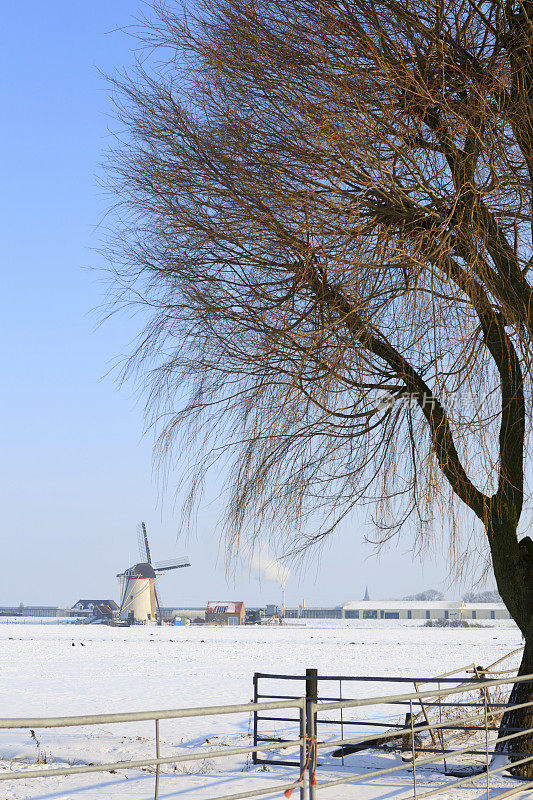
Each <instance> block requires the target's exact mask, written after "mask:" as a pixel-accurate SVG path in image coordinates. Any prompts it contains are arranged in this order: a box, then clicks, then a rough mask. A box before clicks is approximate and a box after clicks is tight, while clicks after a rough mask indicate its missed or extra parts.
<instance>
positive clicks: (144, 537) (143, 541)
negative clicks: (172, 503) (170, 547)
mask: <svg viewBox="0 0 533 800" xmlns="http://www.w3.org/2000/svg"><path fill="white" fill-rule="evenodd" d="M137 542H138V543H139V555H140V557H141V561H144V562H145V563H146V564H151V563H152V556H151V554H150V545H149V544H148V533H147V531H146V525H145V523H144V522H139V524H138V525H137Z"/></svg>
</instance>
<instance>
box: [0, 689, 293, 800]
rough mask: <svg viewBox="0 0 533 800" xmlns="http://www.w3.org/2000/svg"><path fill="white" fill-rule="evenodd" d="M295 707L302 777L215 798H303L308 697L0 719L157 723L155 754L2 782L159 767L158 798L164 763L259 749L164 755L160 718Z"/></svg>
mask: <svg viewBox="0 0 533 800" xmlns="http://www.w3.org/2000/svg"><path fill="white" fill-rule="evenodd" d="M287 708H291V709H292V708H295V709H298V711H299V719H300V732H299V736H298V737H297V738H296V739H295V740H294V741H292V742H289V743H287V745H286V746H290V745H293V746H297V747H299V748H300V762H299V765H298V767H299V777H298V779H297V780H296V781H291V782H288V783H277V784H276V785H272V786H266V787H262V788H261V789H253V790H251V791H247V792H239V793H236V794H235V793H234V794H226V795H223V796H218V797H217V798H213V800H239V798H247V797H266V796H267V795H273V794H280V793H281V794H283V792H285V791H290V790H294V789H296V788H299V789H300V797H301V798H302V800H305V798H307V792H306V787H305V767H306V757H307V752H308V748H307V744H306V743H307V735H306V730H307V720H306V701H305V698H303V697H302V698H298V699H295V700H285V701H283V702H271V703H258V704H250V703H243V704H241V705H222V706H205V707H199V708H180V709H173V710H168V711H138V712H133V713H123V714H93V715H89V716H77V717H36V718H34V719H27V718H16V719H0V730H1V729H4V730H5V729H10V730H15V729H27V730H36V729H41V728H67V727H83V726H85V725H104V724H105V725H108V724H115V723H123V722H145V721H154V723H155V757H153V758H145V759H137V760H132V761H116V762H113V763H108V764H90V765H83V766H75V767H60V768H47V769H27V770H26V769H25V770H21V771H20V772H16V773H14V772H6V773H0V781H10V780H21V779H28V778H51V777H58V776H70V775H80V774H83V773H87V772H110V771H111V770H115V771H117V770H123V769H139V768H141V767H154V766H155V767H156V773H155V787H154V800H158V798H159V782H160V770H161V766H162V765H163V764H177V763H180V762H183V761H198V760H204V759H207V758H224V757H227V756H231V755H246V754H250V753H253V752H254V750H255V749H256V748H254V747H253V746H249V747H224V749H223V750H210V751H207V752H206V751H205V750H202V751H200V752H193V753H187V754H185V755H173V756H169V757H164V758H161V754H160V737H159V724H160V721H161V720H169V719H184V718H188V717H208V716H218V715H222V714H241V713H248V714H249V713H250V712H251V711H274V710H277V709H287ZM277 748H279V744H270V745H268V744H266V745H262V746H261V749H262V750H273V749H277Z"/></svg>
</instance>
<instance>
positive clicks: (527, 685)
mask: <svg viewBox="0 0 533 800" xmlns="http://www.w3.org/2000/svg"><path fill="white" fill-rule="evenodd" d="M518 675H519V676H520V675H533V631H532V632H531V633H530V635H529V637H526V645H525V649H524V655H523V658H522V663H521V664H520V669H519V670H518ZM528 702H533V680H532V681H531V682H529V681H527V682H524V683H515V685H514V686H513V688H512V690H511V694H510V697H509V705H510V706H513V705H518V704H520V703H528ZM489 724H490V723H489ZM521 729H526V731H528V732H526V733H525V734H524V735H523V736H518V737H516V738H515V739H510V740H508V741H505V742H501V743H498V744H497V746H496V753H497V754H505V755H506V757H507V759H508V761H509V762H514V761H519V760H521V759H523V758H527V757H528V756H529V757H531V761H529V762H527V763H525V764H520V765H519V766H517V767H514V768H510V770H509V771H510V772H511V773H512V775H514V776H515V777H520V778H529V779H533V706H528V707H527V708H519V709H516V710H515V711H506V712H505V714H504V715H503V718H502V721H501V725H500V730H499V732H498V736H507V735H509V734H512V733H518V731H519V730H521Z"/></svg>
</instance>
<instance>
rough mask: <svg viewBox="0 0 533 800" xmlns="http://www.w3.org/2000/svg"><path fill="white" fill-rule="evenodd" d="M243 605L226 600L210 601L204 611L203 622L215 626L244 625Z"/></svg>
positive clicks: (244, 612) (239, 602) (244, 610)
mask: <svg viewBox="0 0 533 800" xmlns="http://www.w3.org/2000/svg"><path fill="white" fill-rule="evenodd" d="M245 616H246V609H245V608H244V603H243V602H241V601H240V600H239V601H237V602H234V601H231V602H229V601H227V600H210V601H209V603H208V604H207V608H206V610H205V621H206V622H207V623H211V624H215V625H244V618H245Z"/></svg>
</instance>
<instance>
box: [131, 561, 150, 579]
mask: <svg viewBox="0 0 533 800" xmlns="http://www.w3.org/2000/svg"><path fill="white" fill-rule="evenodd" d="M131 571H132V572H133V574H134V575H135V576H136V577H137V578H155V572H154V568H153V567H152V565H151V564H146V563H144V564H135V566H134V567H131Z"/></svg>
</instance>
